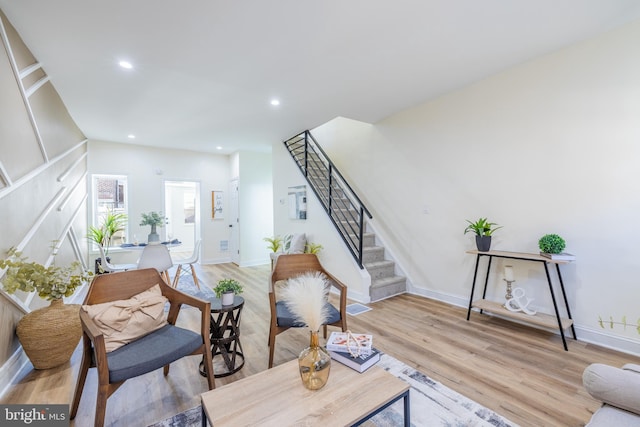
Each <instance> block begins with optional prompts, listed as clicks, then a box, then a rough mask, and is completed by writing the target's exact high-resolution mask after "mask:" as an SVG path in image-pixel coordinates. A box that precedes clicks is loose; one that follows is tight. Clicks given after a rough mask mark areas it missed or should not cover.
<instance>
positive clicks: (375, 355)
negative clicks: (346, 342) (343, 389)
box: [329, 348, 380, 372]
mask: <svg viewBox="0 0 640 427" xmlns="http://www.w3.org/2000/svg"><path fill="white" fill-rule="evenodd" d="M329 355H330V356H331V358H332V359H335V360H337V361H338V362H340V363H342V364H343V365H346V366H348V367H350V368H351V369H355V370H356V371H358V372H364V371H366V370H367V369H369V368H370V367H372V366H373V365H375V364H376V363H377V362H378V361H379V360H380V351H379V350H378V349H376V348H372V349H371V354H369V355H368V356H364V355H361V356H358V357H353V356H352V355H351V354H350V353H344V352H341V351H329Z"/></svg>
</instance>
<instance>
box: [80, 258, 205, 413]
mask: <svg viewBox="0 0 640 427" xmlns="http://www.w3.org/2000/svg"><path fill="white" fill-rule="evenodd" d="M158 287H159V288H158ZM141 295H144V297H142V296H141ZM147 295H150V296H149V297H147ZM165 298H166V299H165ZM166 300H168V302H169V312H168V314H167V313H166V312H165V303H166ZM182 304H186V305H189V306H193V307H196V308H197V309H199V310H200V318H201V324H200V329H199V331H198V332H194V331H191V330H188V329H184V328H180V327H177V326H175V323H176V320H177V318H178V313H179V311H180V307H181V306H182ZM147 319H152V320H151V321H152V322H154V324H153V325H151V326H149V320H147ZM210 319H211V305H210V303H209V302H208V301H203V300H200V299H198V298H195V297H193V296H191V295H187V294H185V293H183V292H180V291H178V290H176V289H174V288H172V287H171V286H169V285H167V284H166V283H165V281H164V280H163V279H162V277H161V276H160V274H159V273H158V272H157V271H156V270H155V269H153V268H148V269H144V270H131V271H125V272H120V273H110V274H102V275H99V276H96V277H95V279H94V280H93V282H92V283H91V286H90V287H89V291H88V293H87V296H86V298H85V300H84V304H83V308H82V309H81V310H80V321H81V323H82V330H83V337H82V338H83V340H82V341H83V344H82V347H83V353H82V362H81V363H80V372H79V373H78V382H77V384H76V389H75V394H74V397H73V403H72V406H71V414H70V415H71V419H73V418H75V416H76V414H77V412H78V406H79V404H80V398H81V397H82V390H83V388H84V383H85V380H86V378H87V372H88V371H89V368H91V367H95V368H97V370H98V396H97V401H96V405H95V408H96V409H95V411H96V415H95V425H96V426H102V425H103V424H104V419H105V413H106V408H107V399H108V398H109V396H111V395H112V394H113V393H114V392H115V391H116V390H117V389H118V388H119V387H120V386H121V385H122V384H123V383H124V382H125V381H126V380H127V379H130V378H134V377H137V376H139V375H143V374H146V373H148V372H151V371H154V370H156V369H158V368H161V367H164V374H165V375H167V374H168V373H169V364H170V363H172V362H174V361H176V360H178V359H180V358H182V357H184V356H189V355H196V354H199V355H201V356H203V357H204V365H205V370H206V373H207V380H208V385H209V390H211V389H213V388H215V384H214V375H213V366H212V357H211V345H210V339H209V333H210V331H209V325H210ZM132 330H133V332H132ZM125 342H126V344H125ZM196 372H197V371H196Z"/></svg>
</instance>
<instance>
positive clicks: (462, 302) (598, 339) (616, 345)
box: [408, 287, 640, 362]
mask: <svg viewBox="0 0 640 427" xmlns="http://www.w3.org/2000/svg"><path fill="white" fill-rule="evenodd" d="M408 292H409V293H411V294H414V295H419V296H423V297H426V298H431V299H434V300H437V301H442V302H445V303H447V304H451V305H455V306H458V307H463V308H468V307H469V300H468V299H467V298H461V297H459V296H456V295H450V294H445V293H440V292H433V291H429V290H427V289H422V288H415V287H412V288H411V289H410V290H409V291H408ZM497 317H500V316H497ZM508 320H510V321H513V319H508ZM522 324H523V325H527V323H524V322H522ZM574 328H575V330H576V336H577V337H578V341H584V342H588V343H591V344H595V345H598V346H600V347H606V348H610V349H612V350H616V351H620V352H622V353H627V354H630V355H633V356H640V352H639V351H638V349H639V348H640V345H639V344H640V340H637V339H631V338H627V337H623V336H616V335H610V334H606V333H604V332H603V331H601V330H598V329H593V328H590V327H587V326H580V325H576V324H574ZM549 332H552V333H555V334H557V335H560V332H559V331H557V330H549ZM565 336H566V337H567V338H569V337H571V336H572V335H571V334H570V333H569V334H566V333H565ZM568 343H569V344H568V345H569V351H571V338H569V340H568ZM594 362H596V361H594Z"/></svg>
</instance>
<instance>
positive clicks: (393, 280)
mask: <svg viewBox="0 0 640 427" xmlns="http://www.w3.org/2000/svg"><path fill="white" fill-rule="evenodd" d="M284 144H285V146H286V147H287V150H288V151H289V153H290V154H291V156H292V157H293V160H294V161H295V163H296V165H297V166H298V168H299V169H300V171H301V172H302V174H303V175H304V176H305V178H306V180H307V182H308V183H309V186H310V187H311V189H312V190H313V192H314V193H315V195H316V197H318V200H319V201H320V203H321V204H322V206H323V207H324V210H325V212H326V213H327V215H328V216H329V218H330V219H331V222H332V223H333V225H334V226H335V228H336V230H337V231H338V233H339V234H340V237H341V238H342V240H343V241H344V243H345V244H346V245H347V248H348V249H349V252H351V255H352V256H353V257H354V259H355V261H356V262H357V263H358V265H359V266H360V268H365V269H366V270H367V272H368V273H369V275H370V276H371V287H370V289H369V297H370V299H371V301H378V300H381V299H384V298H387V297H390V296H392V295H397V294H400V293H403V292H406V279H405V278H404V277H401V276H396V274H395V262H394V261H392V260H386V259H385V250H384V247H382V246H376V238H375V234H374V233H370V232H365V226H366V222H365V221H366V219H365V217H367V218H369V219H371V218H372V216H371V213H369V210H368V209H367V208H366V207H365V206H364V204H363V203H362V202H361V201H360V198H359V197H358V196H357V195H356V194H355V192H354V191H353V190H352V189H351V186H350V185H349V184H348V183H347V182H346V180H345V179H344V178H343V176H342V174H341V173H340V172H339V171H338V169H337V168H336V167H335V165H334V164H333V162H331V160H330V159H329V158H328V157H327V155H326V154H325V152H324V151H323V150H322V148H321V147H320V146H319V145H318V143H317V142H316V140H315V139H314V138H313V136H312V135H311V133H310V132H309V131H305V132H303V133H301V134H299V135H296V136H294V137H293V138H291V139H289V140H287V141H285V142H284Z"/></svg>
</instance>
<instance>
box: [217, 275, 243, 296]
mask: <svg viewBox="0 0 640 427" xmlns="http://www.w3.org/2000/svg"><path fill="white" fill-rule="evenodd" d="M213 291H214V292H215V293H216V297H218V298H220V297H221V296H222V294H225V293H227V292H233V293H235V294H236V295H238V294H241V293H242V292H243V291H244V289H242V285H240V282H238V281H237V280H236V279H221V280H219V281H218V285H217V286H216V287H215V288H213Z"/></svg>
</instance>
